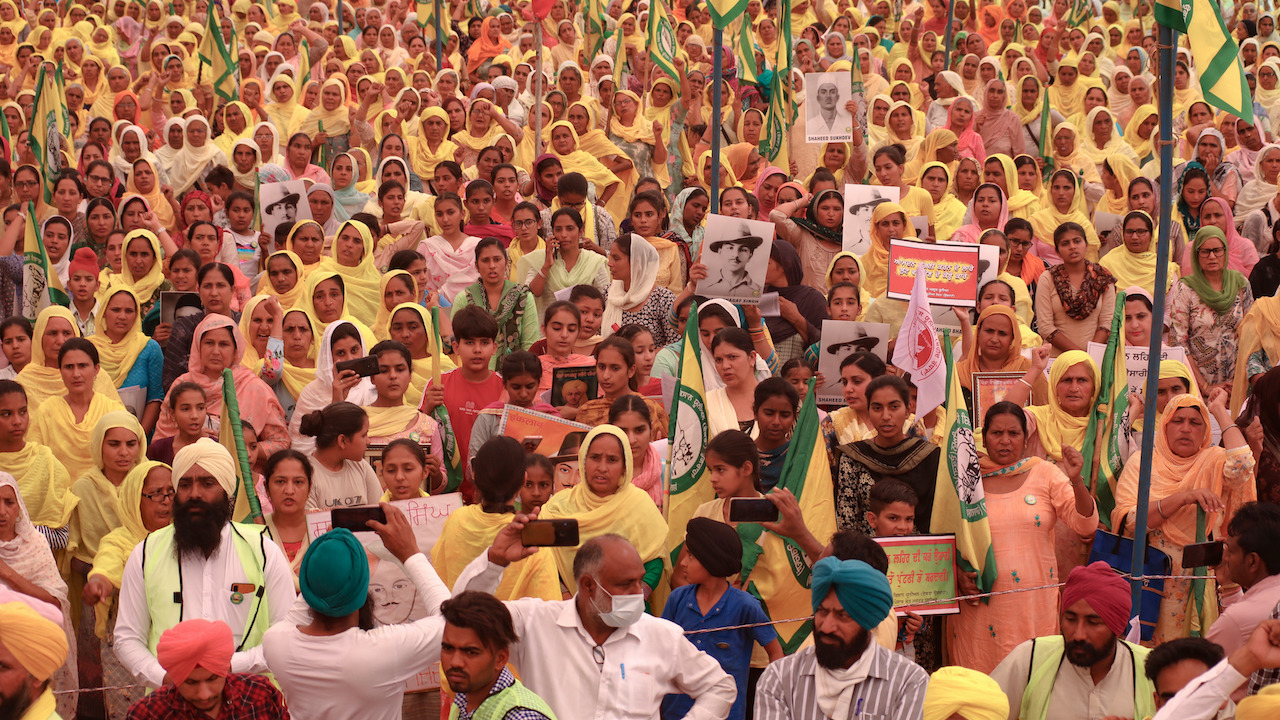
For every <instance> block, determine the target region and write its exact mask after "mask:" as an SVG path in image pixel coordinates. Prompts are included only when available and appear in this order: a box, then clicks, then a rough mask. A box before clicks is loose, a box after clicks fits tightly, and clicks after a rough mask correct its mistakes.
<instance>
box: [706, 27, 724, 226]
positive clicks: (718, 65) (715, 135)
mask: <svg viewBox="0 0 1280 720" xmlns="http://www.w3.org/2000/svg"><path fill="white" fill-rule="evenodd" d="M711 42H712V44H713V45H715V54H714V55H712V56H711V66H712V67H711V77H712V78H714V79H715V87H713V88H712V89H711V123H712V125H714V127H715V130H714V132H712V134H711V197H710V198H709V199H710V200H711V212H713V213H714V212H719V211H720V133H721V132H723V129H722V127H721V125H722V123H721V122H720V103H721V97H720V91H721V88H723V87H724V83H723V82H722V81H721V76H722V75H723V73H724V30H723V29H721V28H719V27H717V28H716V29H715V31H714V32H713V34H712V40H711Z"/></svg>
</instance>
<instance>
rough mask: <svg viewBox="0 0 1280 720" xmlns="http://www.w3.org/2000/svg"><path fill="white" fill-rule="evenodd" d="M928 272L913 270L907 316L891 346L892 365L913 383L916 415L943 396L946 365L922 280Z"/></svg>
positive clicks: (944, 398)
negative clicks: (912, 282) (914, 275)
mask: <svg viewBox="0 0 1280 720" xmlns="http://www.w3.org/2000/svg"><path fill="white" fill-rule="evenodd" d="M928 274H929V273H928V272H925V271H924V270H923V269H922V270H920V271H918V272H916V282H915V285H914V286H912V288H911V301H910V302H908V303H907V315H906V318H905V319H903V321H902V329H901V330H899V331H898V340H897V344H896V346H895V347H894V349H893V364H894V365H896V366H898V367H900V368H902V369H903V370H905V371H907V372H908V373H910V374H911V382H912V384H914V385H915V386H916V389H917V393H916V417H924V416H925V415H927V414H929V413H931V412H933V410H934V408H936V407H938V406H939V405H941V404H942V403H943V401H944V400H946V397H947V366H946V364H945V363H944V362H943V360H942V348H941V347H939V346H938V330H937V328H936V327H934V324H933V315H932V313H931V311H930V309H929V292H928V291H929V288H928V285H927V284H926V282H925V276H926V275H928Z"/></svg>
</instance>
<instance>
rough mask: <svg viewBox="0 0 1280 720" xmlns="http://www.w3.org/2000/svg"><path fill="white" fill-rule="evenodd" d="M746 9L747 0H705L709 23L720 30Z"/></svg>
mask: <svg viewBox="0 0 1280 720" xmlns="http://www.w3.org/2000/svg"><path fill="white" fill-rule="evenodd" d="M746 9H747V0H707V12H709V13H711V24H712V25H714V26H715V27H718V28H720V29H721V30H723V29H725V28H727V27H729V23H731V22H733V21H734V20H736V19H738V16H739V15H741V14H742V13H744V12H745V11H746ZM781 17H785V16H781ZM712 50H714V48H712Z"/></svg>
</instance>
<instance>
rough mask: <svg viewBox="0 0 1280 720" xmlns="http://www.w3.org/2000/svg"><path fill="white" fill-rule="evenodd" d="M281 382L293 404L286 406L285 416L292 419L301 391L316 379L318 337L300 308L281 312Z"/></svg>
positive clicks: (313, 325)
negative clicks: (282, 336)
mask: <svg viewBox="0 0 1280 720" xmlns="http://www.w3.org/2000/svg"><path fill="white" fill-rule="evenodd" d="M283 328H284V329H283V331H282V332H283V335H284V377H283V378H282V381H283V382H284V387H285V390H286V391H288V393H289V396H290V397H292V398H293V400H294V402H293V403H289V404H286V405H285V413H286V414H287V415H288V416H289V417H290V418H292V417H293V410H294V407H295V406H296V403H297V400H298V396H299V395H301V394H302V389H303V388H305V387H306V386H307V384H308V383H310V382H311V381H312V380H315V379H316V353H317V352H318V351H317V347H318V345H319V341H320V335H319V334H318V333H317V332H316V325H315V323H314V322H313V321H312V319H311V316H310V315H308V314H307V311H306V310H304V309H303V308H301V307H295V308H292V309H289V310H285V311H284V321H283Z"/></svg>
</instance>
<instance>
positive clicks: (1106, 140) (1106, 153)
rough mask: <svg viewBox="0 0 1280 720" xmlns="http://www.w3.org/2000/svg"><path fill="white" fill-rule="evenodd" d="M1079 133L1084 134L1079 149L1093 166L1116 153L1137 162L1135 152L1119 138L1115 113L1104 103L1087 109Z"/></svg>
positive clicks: (1114, 155)
mask: <svg viewBox="0 0 1280 720" xmlns="http://www.w3.org/2000/svg"><path fill="white" fill-rule="evenodd" d="M1081 133H1082V134H1083V135H1084V137H1083V138H1082V140H1083V143H1082V148H1081V149H1082V150H1083V152H1084V154H1085V155H1086V156H1088V157H1089V159H1090V160H1092V161H1093V164H1094V165H1095V166H1096V165H1099V164H1101V163H1102V162H1103V161H1104V160H1106V159H1107V158H1110V157H1116V156H1118V155H1119V156H1124V157H1127V158H1129V160H1131V161H1132V162H1133V163H1135V164H1136V163H1137V162H1138V155H1137V153H1135V152H1134V151H1133V148H1132V147H1130V146H1129V144H1128V143H1126V142H1125V141H1124V140H1122V139H1121V138H1120V134H1119V132H1118V131H1117V130H1116V119H1115V115H1113V114H1112V112H1111V110H1110V109H1108V108H1107V107H1106V106H1105V105H1099V106H1098V107H1095V108H1094V109H1092V110H1090V111H1089V114H1088V115H1086V116H1085V121H1084V126H1083V127H1082V128H1081ZM1099 140H1101V144H1100V143H1099Z"/></svg>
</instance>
